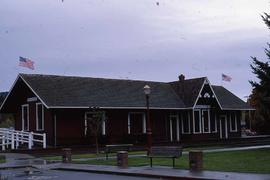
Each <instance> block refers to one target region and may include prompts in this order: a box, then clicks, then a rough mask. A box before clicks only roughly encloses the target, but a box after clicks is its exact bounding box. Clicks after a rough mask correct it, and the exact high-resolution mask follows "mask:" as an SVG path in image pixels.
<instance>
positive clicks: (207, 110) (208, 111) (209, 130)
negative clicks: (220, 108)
mask: <svg viewBox="0 0 270 180" xmlns="http://www.w3.org/2000/svg"><path fill="white" fill-rule="evenodd" d="M204 111H206V112H207V114H208V131H204V116H203V112H204ZM201 121H202V131H203V133H211V126H210V110H209V109H202V115H201Z"/></svg>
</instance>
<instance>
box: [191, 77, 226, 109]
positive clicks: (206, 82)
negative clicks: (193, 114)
mask: <svg viewBox="0 0 270 180" xmlns="http://www.w3.org/2000/svg"><path fill="white" fill-rule="evenodd" d="M204 78H205V79H204V82H203V84H202V87H201V89H200V91H199V94H198V96H197V98H196V101H195V103H194V105H193V109H195V108H196V105H197V103H198V100H199V98H200V95H201V93H202V90H203V88H204V86H205V85H206V84H208V85H209V87H210V89H211V91H212V93H213V94H214V96H215V99H216V100H217V103H218V105H219V107H220V109H221V110H223V108H222V106H221V104H220V102H219V100H218V97H217V96H216V94H215V91H214V90H213V88H212V85H211V84H210V81H209V80H208V78H207V77H204Z"/></svg>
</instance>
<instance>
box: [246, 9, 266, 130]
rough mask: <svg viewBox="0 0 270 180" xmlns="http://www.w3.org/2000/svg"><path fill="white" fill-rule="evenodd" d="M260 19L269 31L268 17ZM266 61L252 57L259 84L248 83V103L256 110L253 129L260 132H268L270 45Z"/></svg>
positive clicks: (264, 16) (252, 66) (253, 68)
mask: <svg viewBox="0 0 270 180" xmlns="http://www.w3.org/2000/svg"><path fill="white" fill-rule="evenodd" d="M262 19H263V21H264V23H265V24H266V25H267V27H268V28H269V29H270V15H269V14H267V13H265V14H264V15H262ZM265 54H266V56H267V59H268V60H267V61H266V62H263V61H260V60H258V59H257V58H256V57H252V60H253V62H252V64H251V65H250V66H251V68H252V72H253V73H254V74H255V75H256V77H257V78H258V79H259V82H255V81H250V84H251V86H252V87H253V90H252V94H251V95H250V99H249V102H250V104H251V105H252V106H253V107H255V108H256V111H255V113H254V123H253V124H254V125H255V129H256V130H257V131H260V132H268V133H269V132H270V65H269V62H270V61H269V60H270V44H269V43H268V48H265Z"/></svg>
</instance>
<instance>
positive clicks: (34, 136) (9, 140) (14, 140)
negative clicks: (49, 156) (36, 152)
mask: <svg viewBox="0 0 270 180" xmlns="http://www.w3.org/2000/svg"><path fill="white" fill-rule="evenodd" d="M24 143H26V144H28V149H32V147H33V146H34V143H35V144H37V143H41V144H42V147H43V148H44V149H45V148H46V133H33V132H26V131H18V130H13V129H7V128H0V146H2V150H3V151H4V150H5V149H6V147H8V146H11V149H15V148H16V149H17V148H18V147H19V145H21V144H24Z"/></svg>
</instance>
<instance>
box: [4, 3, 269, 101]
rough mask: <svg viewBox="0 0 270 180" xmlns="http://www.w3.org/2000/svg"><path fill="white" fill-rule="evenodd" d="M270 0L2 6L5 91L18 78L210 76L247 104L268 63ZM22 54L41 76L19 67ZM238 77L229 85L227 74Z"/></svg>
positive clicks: (160, 78) (171, 77)
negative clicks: (257, 63) (256, 66)
mask: <svg viewBox="0 0 270 180" xmlns="http://www.w3.org/2000/svg"><path fill="white" fill-rule="evenodd" d="M269 3H270V2H269V0H258V1H251V0H230V1H228V0H188V1H187V0H158V1H154V0H63V2H62V0H23V1H18V0H1V2H0V61H1V65H0V91H7V90H9V89H10V87H11V85H12V83H13V82H14V80H15V79H16V76H17V74H18V73H39V74H57V75H76V76H91V77H105V78H117V79H118V78H120V79H127V78H128V79H142V80H153V81H162V82H169V81H174V80H177V79H178V75H179V74H184V75H185V76H186V78H194V77H201V76H207V77H208V78H209V80H210V82H211V84H216V85H223V86H224V87H226V88H227V89H229V90H230V91H232V92H233V93H235V94H236V95H238V96H239V97H240V98H242V99H244V96H246V95H249V94H250V91H251V87H250V84H249V82H248V80H254V79H255V77H254V75H253V74H252V72H251V69H250V67H249V64H250V63H251V58H250V56H256V57H258V58H260V59H261V60H266V57H265V54H264V47H266V43H267V42H269V35H270V33H269V30H268V29H267V27H266V26H265V25H264V23H263V21H262V19H261V17H260V14H262V13H263V12H270V10H269V9H270V4H269ZM19 56H23V57H27V58H30V59H32V60H33V61H34V62H35V70H33V71H32V70H29V69H27V68H23V67H19V66H18V62H19ZM222 73H224V74H227V75H229V76H231V77H232V81H231V82H230V83H228V82H222V81H221V74H222Z"/></svg>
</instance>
